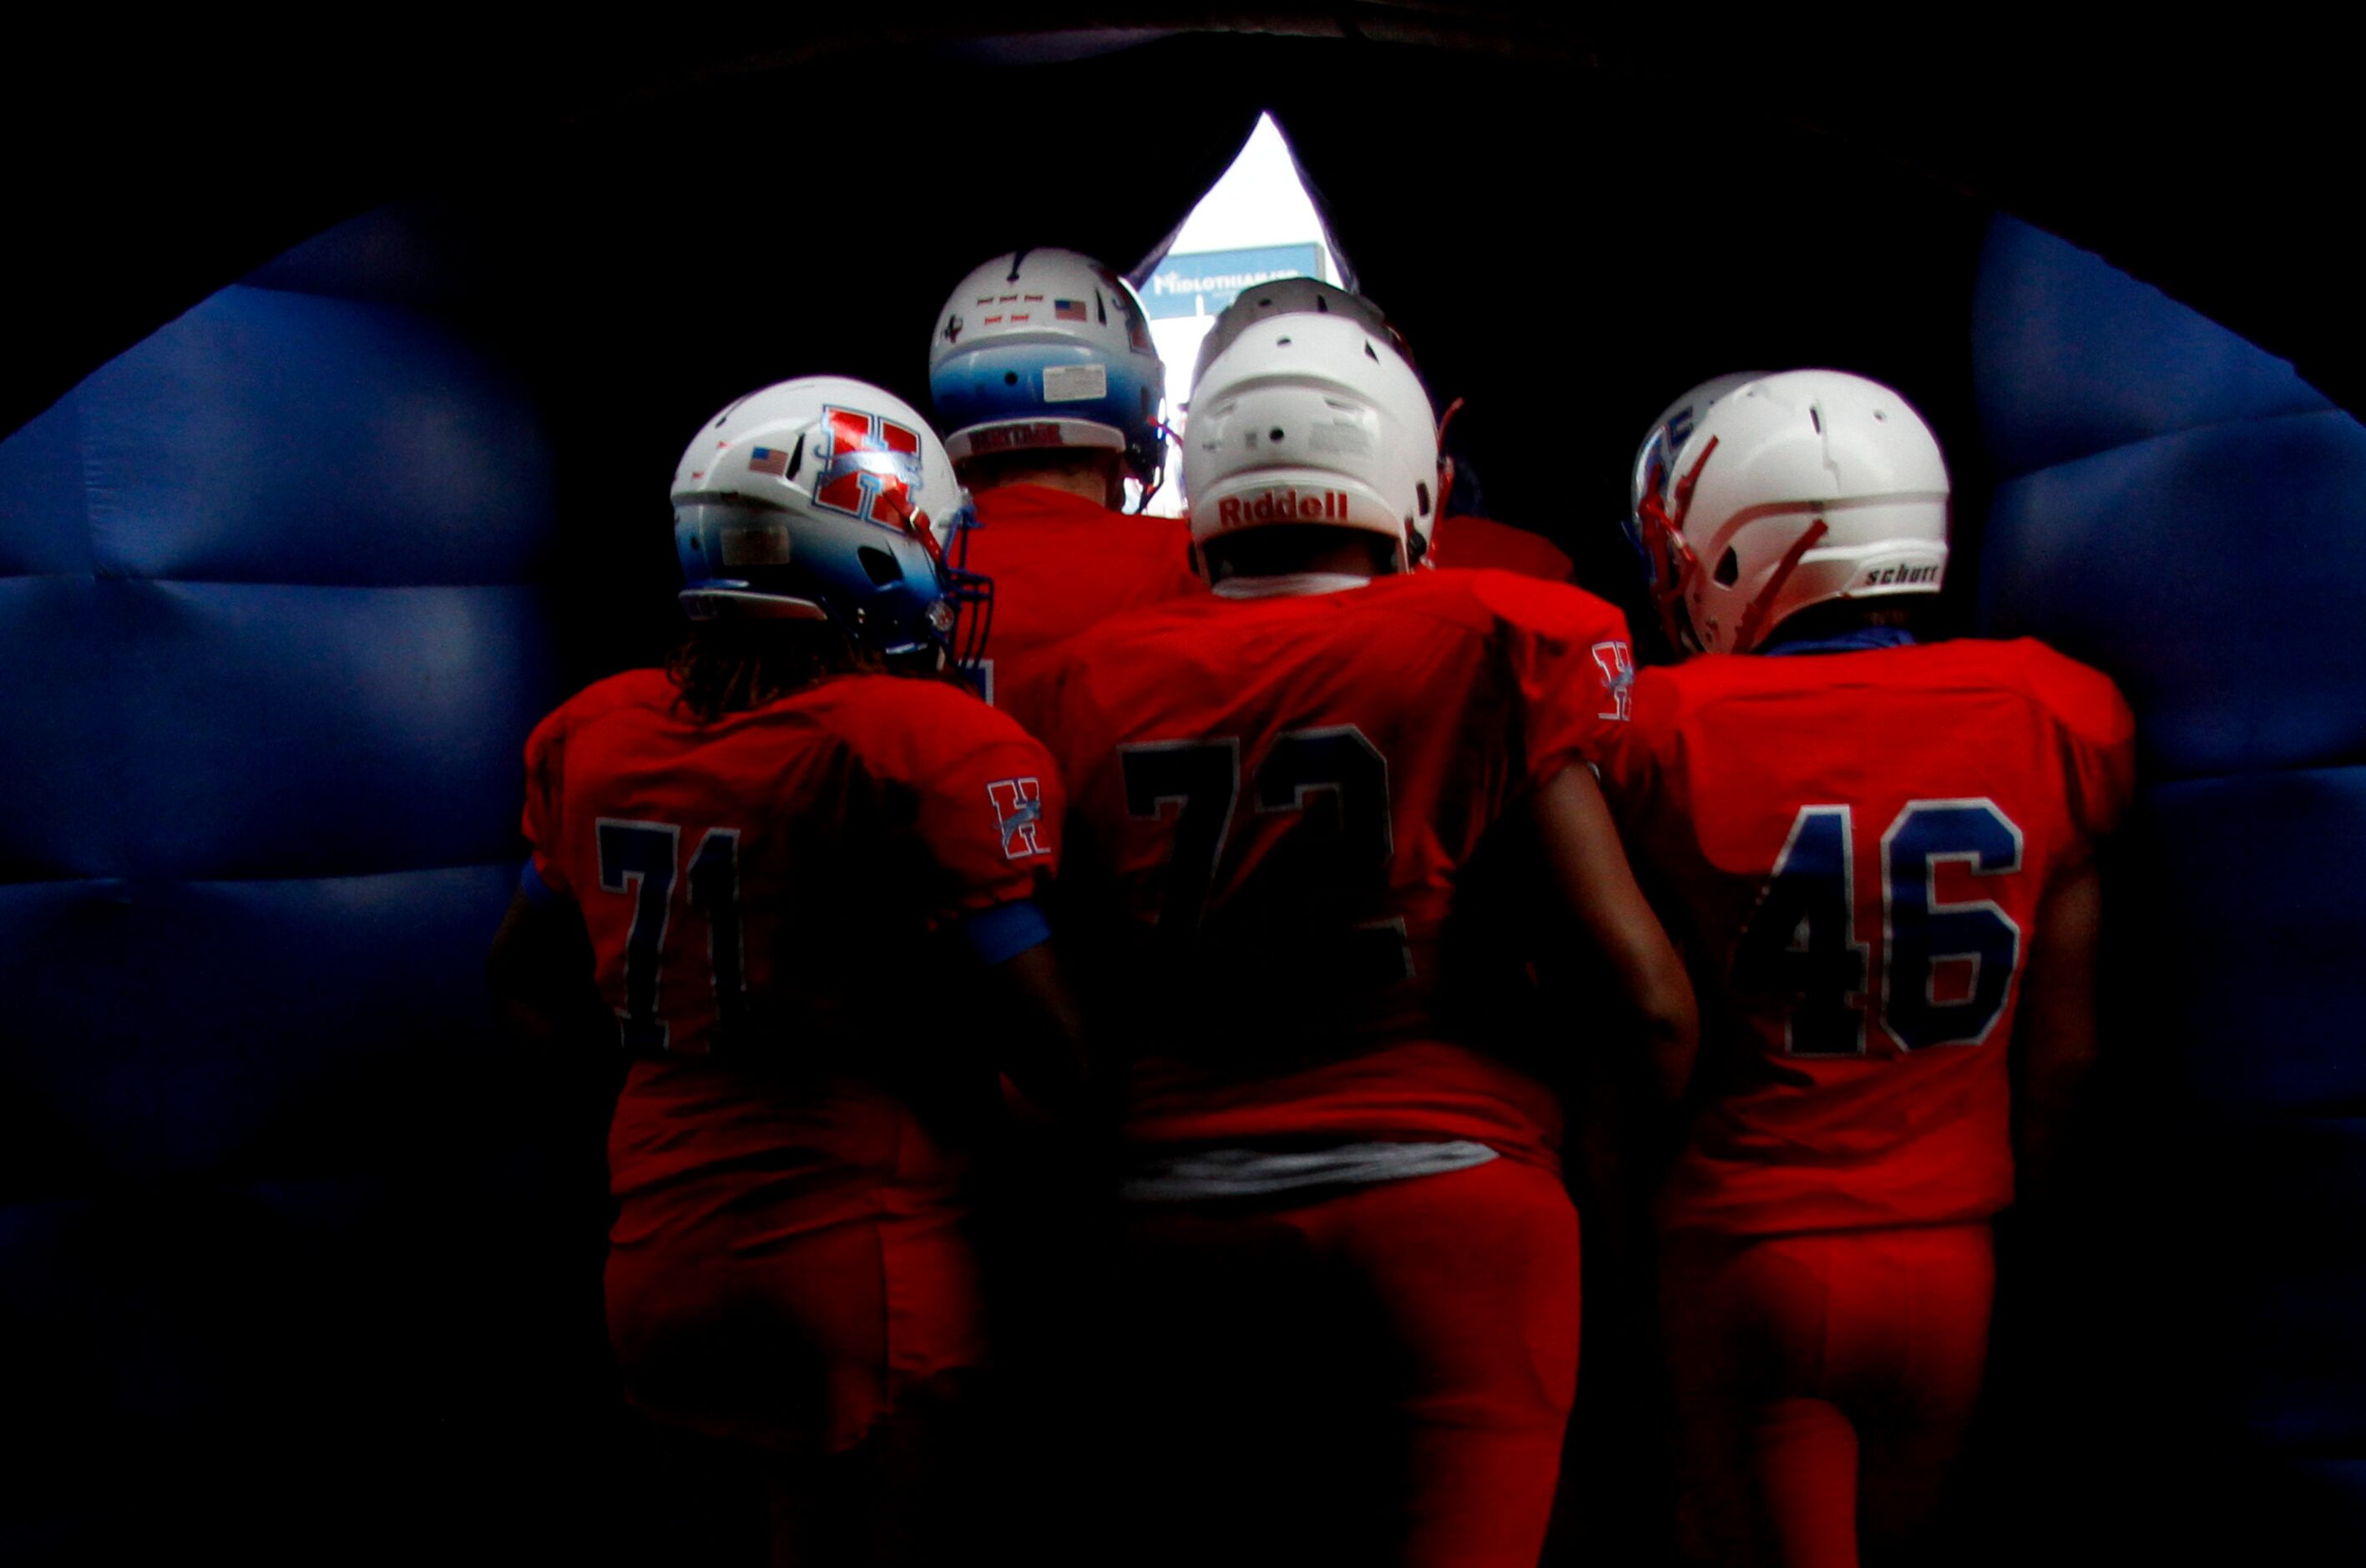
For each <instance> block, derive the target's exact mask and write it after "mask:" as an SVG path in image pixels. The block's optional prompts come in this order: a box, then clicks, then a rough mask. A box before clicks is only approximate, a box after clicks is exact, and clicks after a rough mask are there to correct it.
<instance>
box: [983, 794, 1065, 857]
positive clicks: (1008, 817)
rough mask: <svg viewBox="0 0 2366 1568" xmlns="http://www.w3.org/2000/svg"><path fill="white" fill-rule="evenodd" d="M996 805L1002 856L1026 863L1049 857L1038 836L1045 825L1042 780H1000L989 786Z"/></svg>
mask: <svg viewBox="0 0 2366 1568" xmlns="http://www.w3.org/2000/svg"><path fill="white" fill-rule="evenodd" d="M986 798H987V799H988V800H990V801H992V802H993V803H994V819H995V821H997V823H999V824H1001V827H1002V857H1003V859H1005V860H1025V859H1026V858H1027V857H1028V856H1030V855H1042V854H1049V853H1051V851H1049V850H1047V849H1045V848H1044V847H1043V841H1042V839H1040V838H1038V837H1037V833H1038V831H1039V830H1040V829H1042V825H1043V783H1042V780H1041V779H997V780H995V781H994V782H993V783H992V784H988V785H986Z"/></svg>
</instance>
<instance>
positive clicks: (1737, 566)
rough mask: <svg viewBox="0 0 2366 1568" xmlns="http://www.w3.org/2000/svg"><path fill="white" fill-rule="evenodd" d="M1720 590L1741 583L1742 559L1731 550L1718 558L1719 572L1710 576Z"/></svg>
mask: <svg viewBox="0 0 2366 1568" xmlns="http://www.w3.org/2000/svg"><path fill="white" fill-rule="evenodd" d="M1710 575H1711V576H1712V577H1714V578H1715V579H1716V581H1717V585H1718V587H1719V588H1730V587H1732V586H1733V585H1734V584H1735V583H1737V582H1739V581H1741V557H1740V556H1737V555H1735V554H1734V553H1733V552H1732V551H1731V550H1728V551H1726V552H1725V554H1724V555H1723V556H1721V557H1719V558H1718V563H1717V570H1716V571H1714V572H1712V573H1711V574H1710Z"/></svg>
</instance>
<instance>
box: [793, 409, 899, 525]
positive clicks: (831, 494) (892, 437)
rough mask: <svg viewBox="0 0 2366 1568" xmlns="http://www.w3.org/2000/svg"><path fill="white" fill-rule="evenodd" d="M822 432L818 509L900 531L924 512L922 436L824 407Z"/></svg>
mask: <svg viewBox="0 0 2366 1568" xmlns="http://www.w3.org/2000/svg"><path fill="white" fill-rule="evenodd" d="M822 432H823V436H822V440H823V445H822V449H821V453H820V460H821V472H820V473H819V474H818V475H817V477H816V478H815V479H814V489H813V498H814V502H815V504H817V505H819V506H827V507H828V508H829V509H830V510H831V511H833V512H843V513H846V514H847V515H848V516H850V517H859V518H861V519H862V521H863V522H865V523H887V524H891V525H898V526H900V525H902V524H903V522H904V520H905V519H906V518H907V517H910V516H911V515H912V514H914V513H917V512H918V511H919V506H918V502H917V501H916V500H915V498H916V497H917V496H918V494H919V493H920V435H919V433H918V431H916V430H914V429H912V428H911V427H910V426H909V425H903V424H897V423H896V422H895V421H894V420H892V419H888V418H885V417H884V416H883V415H880V414H875V413H866V412H863V411H862V410H861V409H841V408H824V409H823V410H822ZM882 502H886V503H887V504H885V505H882V504H881V503H882Z"/></svg>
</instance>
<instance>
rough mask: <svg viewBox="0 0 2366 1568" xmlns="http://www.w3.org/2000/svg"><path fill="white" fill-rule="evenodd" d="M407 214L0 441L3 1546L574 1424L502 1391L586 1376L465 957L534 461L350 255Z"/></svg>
mask: <svg viewBox="0 0 2366 1568" xmlns="http://www.w3.org/2000/svg"><path fill="white" fill-rule="evenodd" d="M401 227H402V226H401V223H400V220H398V219H394V218H389V217H388V216H387V215H377V216H374V217H373V218H372V219H369V220H364V222H363V224H361V225H359V226H357V230H358V231H361V238H360V239H359V240H356V239H355V238H354V237H353V236H351V235H346V236H343V237H338V236H331V237H324V240H323V241H322V242H315V243H313V244H311V245H308V246H307V247H304V249H303V253H302V254H301V255H300V256H299V258H297V259H296V260H294V261H292V262H290V263H288V264H285V265H282V266H281V267H280V268H279V269H277V270H278V273H279V275H280V276H281V281H284V282H292V283H296V284H299V286H300V289H291V288H267V287H258V286H252V285H248V286H240V287H235V288H228V289H225V290H223V291H222V292H221V293H220V294H219V295H217V296H215V297H214V298H213V299H208V300H207V301H206V302H205V303H203V304H202V305H200V306H198V307H197V309H196V310H192V311H190V312H189V313H188V314H187V315H186V316H185V317H183V318H182V319H181V320H180V321H175V322H174V323H173V324H171V325H170V326H167V327H165V328H164V329H163V330H162V331H160V332H158V333H155V334H154V335H153V336H152V337H151V338H150V339H148V340H147V341H146V342H144V343H142V344H139V345H138V346H136V347H135V348H133V349H131V350H130V352H128V353H126V354H124V355H122V356H120V357H119V358H118V359H117V360H115V361H114V362H113V363H111V364H109V365H107V366H105V367H101V368H100V369H99V370H98V371H96V372H95V373H94V374H93V375H92V376H91V377H90V378H88V379H86V380H85V381H84V383H83V384H82V385H81V386H80V387H78V388H77V389H75V390H74V391H73V393H71V394H70V395H69V396H67V397H66V398H65V399H64V400H62V401H61V402H60V403H59V404H58V405H57V406H56V407H54V408H52V409H51V410H50V411H49V412H46V413H45V414H43V415H42V416H41V417H40V418H39V419H37V420H35V421H33V422H32V423H30V424H28V425H27V426H26V427H25V428H23V429H22V430H20V431H18V432H17V433H16V434H14V435H13V436H10V437H9V438H7V439H6V441H0V749H5V755H0V761H5V766H0V995H5V996H6V998H7V1008H6V1019H7V1022H6V1029H5V1032H0V1336H5V1337H6V1340H7V1342H8V1343H10V1344H13V1345H15V1346H17V1347H18V1348H19V1350H20V1352H24V1354H23V1355H21V1356H20V1358H19V1359H20V1360H21V1361H23V1362H24V1363H26V1365H27V1370H26V1371H25V1373H24V1375H23V1376H22V1377H21V1378H16V1379H12V1386H11V1390H10V1394H9V1397H8V1400H7V1402H6V1403H7V1405H8V1409H7V1412H6V1415H5V1416H0V1423H5V1427H6V1431H7V1436H8V1438H9V1439H10V1441H9V1448H10V1450H11V1451H12V1452H14V1453H17V1454H27V1453H31V1454H35V1455H36V1456H37V1457H35V1458H34V1459H33V1460H31V1461H28V1463H26V1464H23V1465H17V1466H12V1472H11V1474H10V1475H9V1477H8V1478H7V1479H6V1481H0V1559H5V1560H7V1561H11V1562H39V1561H47V1560H52V1559H55V1560H73V1561H80V1560H87V1559H94V1558H117V1559H121V1558H127V1557H137V1556H140V1555H143V1554H145V1555H152V1554H154V1552H153V1550H152V1549H155V1548H160V1547H163V1546H164V1545H167V1544H169V1543H170V1542H171V1541H172V1540H175V1539H186V1540H207V1541H210V1542H212V1543H213V1544H215V1545H218V1546H220V1545H231V1546H236V1547H238V1548H239V1549H241V1550H242V1551H244V1552H245V1554H246V1555H247V1556H248V1557H249V1558H250V1559H255V1560H265V1559H267V1560H277V1559H278V1558H280V1557H282V1556H286V1557H288V1558H297V1557H302V1556H305V1555H307V1554H310V1555H312V1556H313V1557H314V1558H315V1560H323V1559H325V1560H338V1559H349V1558H351V1557H353V1556H354V1555H355V1540H354V1539H353V1537H354V1536H355V1535H357V1534H362V1533H366V1532H355V1531H350V1530H348V1529H346V1528H345V1527H343V1526H340V1525H339V1524H337V1523H336V1522H335V1521H336V1520H337V1519H338V1518H340V1517H362V1516H366V1515H369V1514H372V1513H379V1512H382V1513H384V1514H386V1515H389V1516H400V1517H402V1518H404V1519H406V1520H408V1521H411V1522H407V1523H404V1524H402V1525H400V1527H398V1528H399V1529H400V1530H402V1531H404V1532H407V1533H416V1534H418V1535H420V1536H422V1537H425V1536H429V1535H433V1534H434V1533H436V1532H438V1531H441V1530H444V1529H448V1527H449V1526H450V1524H451V1522H452V1520H454V1519H456V1517H458V1515H456V1514H454V1513H451V1512H448V1511H447V1509H446V1500H447V1499H448V1498H456V1497H458V1496H459V1495H462V1493H464V1492H465V1491H466V1490H467V1489H466V1488H465V1487H454V1486H452V1484H451V1483H450V1482H449V1480H448V1477H447V1478H445V1479H438V1475H439V1472H448V1471H449V1470H451V1469H453V1468H455V1467H457V1468H459V1469H462V1470H467V1469H468V1468H469V1467H470V1466H472V1465H481V1466H482V1468H483V1469H484V1470H485V1472H486V1473H490V1472H491V1467H490V1464H489V1463H486V1462H485V1461H486V1459H487V1455H488V1453H489V1452H490V1449H489V1447H488V1446H489V1445H493V1446H497V1445H498V1444H499V1443H500V1442H501V1441H502V1440H503V1439H501V1438H500V1436H499V1432H500V1431H501V1429H502V1428H503V1427H507V1428H508V1429H510V1430H512V1431H513V1432H514V1431H524V1430H529V1429H534V1428H535V1422H537V1421H553V1420H571V1419H573V1416H572V1413H571V1412H560V1411H558V1408H557V1402H555V1401H553V1400H550V1399H548V1398H546V1397H542V1396H541V1395H531V1396H530V1395H528V1394H527V1393H524V1392H521V1391H523V1390H524V1389H528V1388H532V1387H535V1386H537V1385H536V1384H535V1377H536V1373H535V1371H534V1370H533V1369H535V1367H537V1366H540V1365H544V1364H546V1361H547V1359H548V1355H549V1354H552V1353H555V1352H548V1351H546V1347H549V1346H555V1345H559V1344H564V1345H565V1346H566V1347H567V1348H568V1350H569V1353H570V1354H571V1353H573V1352H575V1351H577V1350H580V1348H582V1346H583V1345H584V1344H585V1343H587V1342H588V1343H589V1344H591V1346H592V1347H594V1356H593V1358H592V1359H588V1360H587V1361H585V1362H584V1363H582V1365H581V1366H579V1367H577V1368H574V1369H571V1370H570V1371H569V1374H568V1376H569V1378H570V1379H572V1380H574V1381H577V1382H587V1383H588V1385H589V1386H590V1387H591V1388H592V1389H594V1390H596V1389H597V1388H598V1361H597V1359H596V1345H597V1330H596V1319H597V1301H598V1294H597V1285H596V1278H595V1279H592V1280H589V1281H587V1280H583V1279H580V1278H574V1277H569V1276H565V1275H564V1274H563V1273H562V1271H561V1270H559V1269H555V1268H553V1267H552V1266H551V1263H550V1260H549V1258H548V1257H547V1256H546V1250H547V1244H546V1242H544V1241H541V1240H538V1239H536V1237H535V1232H536V1231H537V1229H541V1230H545V1231H546V1230H547V1229H548V1225H547V1224H546V1219H547V1216H546V1213H542V1212H541V1211H539V1210H537V1208H536V1205H537V1203H539V1202H540V1201H541V1200H542V1197H543V1196H544V1195H545V1189H546V1185H547V1184H546V1182H545V1181H544V1179H543V1177H542V1176H541V1175H540V1174H538V1172H539V1171H540V1170H541V1166H540V1164H539V1163H538V1161H539V1158H540V1156H538V1155H537V1153H536V1152H535V1148H534V1147H533V1146H532V1145H533V1129H532V1127H531V1126H530V1125H527V1124H524V1123H522V1121H521V1118H519V1117H518V1115H517V1114H516V1111H517V1108H518V1106H519V1105H520V1104H521V1103H522V1101H521V1099H520V1085H521V1082H522V1075H521V1073H520V1072H519V1070H518V1067H517V1065H516V1064H514V1063H513V1062H511V1061H510V1060H509V1059H508V1058H507V1057H506V1056H505V1055H504V1054H503V1046H502V1043H501V1041H500V1040H499V1039H498V1037H497V1035H496V1033H495V1032H494V1030H493V1029H492V1027H491V1020H490V1010H489V1008H488V1006H487V1003H486V1000H485V997H484V987H483V980H482V974H483V971H482V962H483V954H484V950H485V944H486V942H488V941H489V940H490V936H491V933H492V931H493V929H494V927H495V926H496V925H497V924H498V923H499V921H500V919H501V911H502V908H504V906H505V905H506V903H507V901H508V898H509V896H510V892H511V889H512V888H513V886H515V878H516V870H517V864H518V855H519V844H518V840H517V814H518V806H519V799H520V791H521V784H522V778H521V762H520V750H521V748H522V746H523V743H524V737H525V734H526V731H527V729H528V728H530V727H531V726H532V724H533V723H534V721H535V719H536V718H537V717H539V716H541V715H542V714H543V713H544V712H546V711H547V710H548V708H549V707H550V706H551V705H553V704H554V703H555V702H556V701H557V700H558V697H559V696H560V695H562V693H561V692H560V691H559V690H558V680H559V674H558V669H557V666H556V662H555V655H554V651H553V650H554V646H555V637H554V635H553V627H552V625H551V620H550V615H549V608H548V605H547V604H546V599H545V595H544V592H543V589H542V587H541V586H540V579H541V578H542V576H543V575H544V573H545V572H546V569H547V565H548V559H549V556H550V553H551V545H552V541H553V537H554V535H555V532H556V517H555V511H556V503H555V499H554V488H555V487H554V479H555V476H554V473H553V467H552V461H551V458H550V456H549V449H548V446H547V445H546V441H545V439H544V436H543V434H542V432H541V429H540V427H539V424H538V423H537V417H536V414H535V408H534V404H533V401H532V400H531V399H530V398H529V396H528V395H527V393H526V392H525V390H524V388H523V387H522V386H521V384H520V383H518V382H517V381H516V380H515V379H514V378H513V377H511V376H510V375H509V374H508V373H507V372H506V371H505V370H504V369H503V368H502V367H501V366H500V365H499V363H498V362H497V361H496V360H495V359H494V358H493V357H491V356H490V355H489V354H488V352H487V351H486V350H485V349H484V348H483V347H482V346H480V345H479V344H474V343H472V342H471V341H470V340H469V339H468V337H466V336H465V335H464V334H462V333H459V332H457V331H456V330H454V329H453V328H452V327H451V326H450V325H448V324H447V323H446V322H445V321H444V320H442V319H441V318H440V317H439V316H438V315H437V314H436V313H435V312H434V310H429V309H423V308H422V307H421V306H420V305H418V304H416V303H413V302H409V301H406V300H405V299H400V298H392V297H389V296H390V294H399V293H400V290H392V291H390V290H389V289H388V288H385V287H383V282H384V280H383V278H382V277H380V276H377V272H375V271H373V268H376V267H377V263H379V262H381V261H383V259H384V257H385V256H386V255H387V254H389V247H388V245H387V244H386V243H383V242H385V241H386V240H387V238H388V236H389V235H393V234H398V233H400V230H401ZM397 248H398V249H399V247H397ZM360 263H367V264H369V265H358V264H360ZM348 264H354V276H353V277H352V279H351V281H352V283H353V285H354V287H353V288H352V291H351V292H352V296H353V297H343V296H341V295H340V293H339V276H340V269H341V267H344V266H346V265H348ZM530 1121H531V1118H526V1119H524V1122H530ZM594 1190H596V1189H594ZM595 1267H596V1265H595ZM562 1283H563V1286H564V1289H563V1290H561V1288H560V1287H561V1284H562ZM553 1292H557V1293H556V1294H554V1293H553ZM554 1301H563V1302H565V1303H577V1305H578V1308H579V1315H580V1313H581V1312H584V1311H588V1313H589V1314H590V1327H589V1330H588V1333H587V1332H586V1329H585V1325H582V1324H573V1323H570V1322H569V1321H567V1320H566V1319H565V1317H564V1313H563V1311H561V1310H558V1309H554V1308H552V1307H551V1305H550V1303H552V1302H554ZM489 1302H490V1303H498V1304H492V1305H487V1304H484V1303H489ZM470 1303H475V1304H474V1305H471V1304H470ZM520 1314H535V1315H537V1316H539V1317H540V1318H541V1319H542V1321H543V1323H544V1325H545V1329H544V1334H543V1337H541V1338H540V1339H539V1340H537V1339H536V1338H535V1336H533V1335H531V1334H529V1333H527V1332H526V1331H525V1330H524V1326H523V1325H522V1324H521V1323H519V1322H518V1321H517V1320H518V1318H519V1316H520ZM586 1367H588V1368H589V1369H590V1374H591V1375H590V1377H589V1379H588V1380H587V1379H585V1378H584V1377H583V1376H582V1375H581V1374H582V1371H583V1369H584V1368H586ZM539 1386H540V1388H541V1389H542V1390H543V1393H545V1394H546V1393H547V1392H548V1390H549V1389H551V1388H554V1387H558V1386H559V1383H558V1380H555V1379H552V1380H545V1382H543V1383H542V1384H541V1385H539ZM505 1391H506V1392H505ZM521 1400H526V1401H528V1402H529V1404H532V1405H534V1406H535V1407H534V1408H527V1407H525V1406H522V1405H521V1404H519V1401H521ZM505 1402H506V1403H505ZM463 1410H469V1411H473V1412H474V1413H475V1414H476V1416H478V1417H479V1420H478V1421H477V1423H476V1425H474V1426H473V1427H468V1429H467V1430H465V1431H454V1430H452V1429H451V1424H452V1420H453V1417H454V1415H455V1413H456V1412H459V1411H463ZM430 1432H434V1433H435V1434H437V1435H436V1437H435V1438H434V1441H433V1442H423V1440H422V1439H423V1436H424V1435H425V1434H428V1433H430ZM472 1456H473V1457H472ZM124 1477H135V1478H137V1480H136V1482H135V1483H134V1489H135V1490H137V1491H139V1492H141V1494H142V1495H143V1496H142V1499H141V1510H140V1511H137V1512H134V1511H131V1510H129V1509H128V1508H127V1506H125V1505H124V1504H123V1503H121V1502H120V1501H117V1500H115V1497H116V1495H117V1494H118V1493H119V1492H120V1491H121V1489H122V1486H123V1479H122V1478H124ZM110 1478H112V1479H110ZM439 1494H440V1495H439ZM531 1495H532V1494H531V1488H530V1487H515V1488H513V1493H512V1497H513V1501H512V1502H511V1504H510V1505H509V1506H512V1507H513V1508H516V1509H518V1510H520V1511H521V1512H523V1511H528V1510H534V1509H536V1508H538V1507H539V1505H536V1504H535V1503H534V1502H532V1501H531ZM479 1500H480V1501H481V1500H482V1499H481V1498H480V1499H479ZM455 1506H456V1505H455ZM143 1521H144V1522H143ZM324 1521H325V1523H326V1528H327V1530H328V1533H327V1534H326V1535H325V1536H322V1535H319V1534H316V1533H314V1532H315V1531H316V1529H319V1528H321V1527H322V1526H323V1524H324ZM512 1524H513V1525H514V1521H512ZM508 1528H512V1527H509V1526H503V1525H501V1524H500V1523H499V1522H498V1521H489V1524H488V1529H490V1530H492V1531H494V1532H495V1533H496V1534H499V1533H500V1532H501V1530H503V1529H508Z"/></svg>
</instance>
